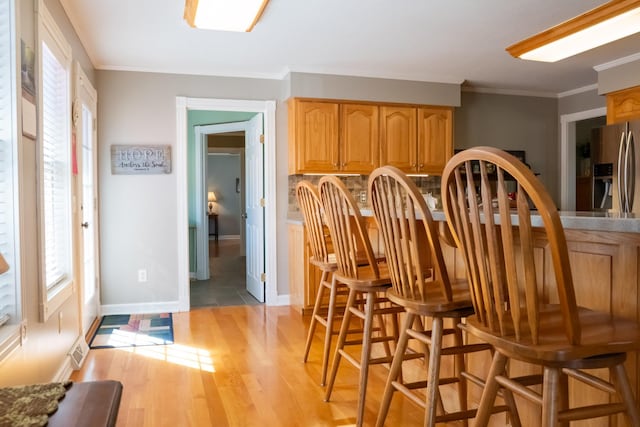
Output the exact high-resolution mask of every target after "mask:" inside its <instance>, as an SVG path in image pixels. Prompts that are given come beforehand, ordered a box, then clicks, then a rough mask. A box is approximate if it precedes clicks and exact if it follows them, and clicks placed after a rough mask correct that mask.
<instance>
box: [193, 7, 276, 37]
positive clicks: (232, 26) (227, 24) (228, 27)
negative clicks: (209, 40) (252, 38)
mask: <svg viewBox="0 0 640 427" xmlns="http://www.w3.org/2000/svg"><path fill="white" fill-rule="evenodd" d="M268 2H269V0H185V5H184V19H185V20H186V21H187V23H188V24H189V25H191V26H192V27H196V28H202V29H206V30H220V31H246V32H249V31H251V30H252V29H253V27H254V26H255V25H256V23H257V22H258V20H259V19H260V16H262V12H263V11H264V8H265V7H266V6H267V3H268Z"/></svg>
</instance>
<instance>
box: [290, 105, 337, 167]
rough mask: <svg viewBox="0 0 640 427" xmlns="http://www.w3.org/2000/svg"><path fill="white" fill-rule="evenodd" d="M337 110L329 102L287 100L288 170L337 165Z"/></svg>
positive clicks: (335, 106)
mask: <svg viewBox="0 0 640 427" xmlns="http://www.w3.org/2000/svg"><path fill="white" fill-rule="evenodd" d="M338 111H339V106H338V104H336V103H333V102H316V101H299V100H295V99H293V100H291V101H290V102H289V173H318V172H319V173H322V172H326V171H331V170H334V168H336V167H337V165H338ZM294 141H295V143H294Z"/></svg>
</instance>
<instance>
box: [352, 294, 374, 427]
mask: <svg viewBox="0 0 640 427" xmlns="http://www.w3.org/2000/svg"><path fill="white" fill-rule="evenodd" d="M375 306H376V294H375V292H367V303H366V305H365V308H364V332H363V334H362V356H361V357H360V385H359V393H358V416H357V418H356V426H357V427H361V426H362V423H363V419H364V402H365V399H366V396H367V382H368V379H369V361H370V360H371V336H372V334H373V332H372V329H373V311H374V309H375Z"/></svg>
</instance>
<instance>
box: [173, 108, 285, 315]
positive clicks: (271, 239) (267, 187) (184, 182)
mask: <svg viewBox="0 0 640 427" xmlns="http://www.w3.org/2000/svg"><path fill="white" fill-rule="evenodd" d="M196 110H198V111H235V112H255V113H262V116H263V123H264V132H263V135H264V138H263V140H262V142H263V147H264V185H263V187H262V189H261V190H262V194H263V197H262V198H261V204H262V205H264V206H262V208H263V211H264V237H263V242H262V243H263V248H264V252H265V256H264V268H263V269H264V272H263V273H262V274H261V276H262V279H263V280H264V281H263V283H264V285H263V286H264V290H265V302H266V304H267V305H277V304H279V301H278V295H277V262H276V245H275V242H276V238H275V233H276V203H275V202H276V189H275V178H276V174H275V172H276V168H275V166H276V150H275V148H276V146H275V140H276V138H275V101H244V100H225V99H204V98H186V97H176V131H177V138H176V139H177V148H176V155H175V166H176V167H175V171H176V174H177V177H178V201H179V202H178V203H177V212H176V214H177V218H178V221H177V223H178V226H179V230H178V269H179V277H180V280H179V283H178V292H179V296H178V298H179V307H180V310H181V311H188V310H189V308H190V301H189V236H188V233H187V230H188V229H189V214H188V203H189V186H188V170H189V169H188V162H187V159H188V157H189V156H188V150H189V146H188V144H187V141H188V132H189V131H190V129H189V128H188V120H187V113H188V111H196ZM195 157H196V159H197V158H198V156H195ZM256 190H257V189H256ZM247 197H249V194H247ZM198 199H199V198H196V200H198ZM270 201H271V202H270ZM201 203H202V204H204V200H201ZM202 207H203V206H201V208H202ZM198 212H202V215H203V216H204V215H205V214H206V210H205V209H200V210H199V211H198Z"/></svg>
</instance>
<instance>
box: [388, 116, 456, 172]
mask: <svg viewBox="0 0 640 427" xmlns="http://www.w3.org/2000/svg"><path fill="white" fill-rule="evenodd" d="M380 116H381V119H380V128H381V132H380V133H381V141H380V164H381V165H392V166H396V167H398V168H399V169H401V170H403V171H404V172H406V173H421V174H431V175H440V174H442V170H443V169H444V166H445V165H446V163H447V161H449V159H450V158H451V156H452V155H453V109H452V108H450V107H408V106H393V105H383V106H381V107H380Z"/></svg>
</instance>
